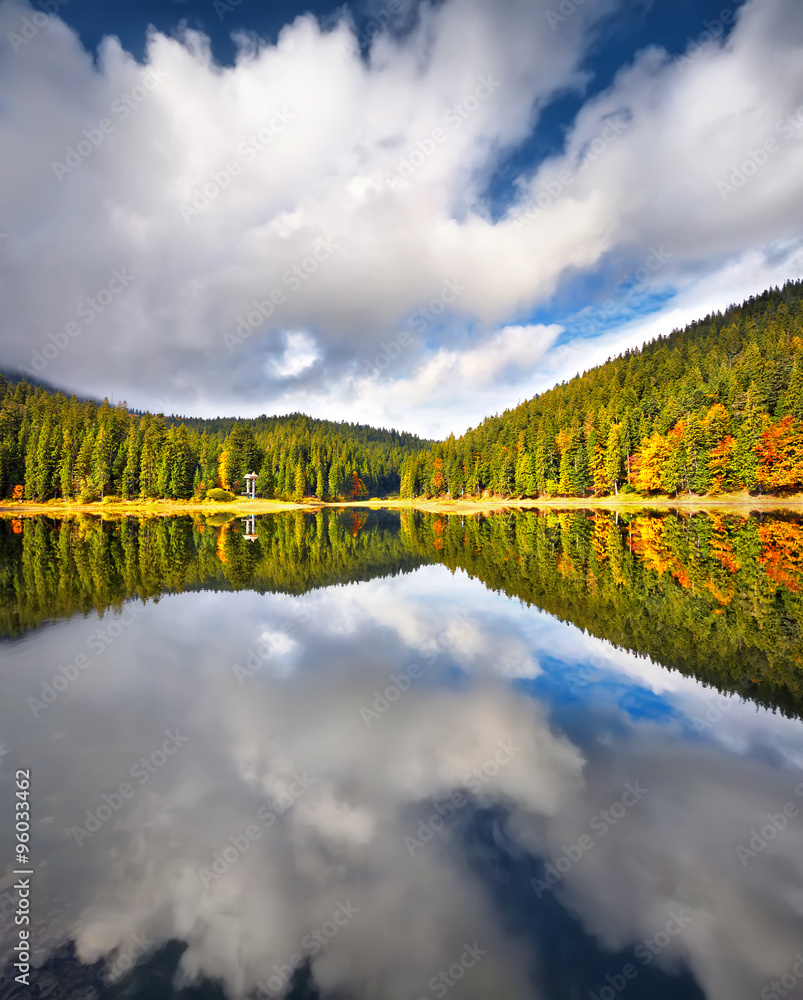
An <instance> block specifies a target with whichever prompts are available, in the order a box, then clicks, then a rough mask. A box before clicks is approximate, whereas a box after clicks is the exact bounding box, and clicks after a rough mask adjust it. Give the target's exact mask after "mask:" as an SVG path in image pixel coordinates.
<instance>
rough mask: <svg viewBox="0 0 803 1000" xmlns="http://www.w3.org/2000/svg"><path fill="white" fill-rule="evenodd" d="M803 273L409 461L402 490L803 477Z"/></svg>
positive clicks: (726, 487) (689, 484)
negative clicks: (782, 284) (802, 278)
mask: <svg viewBox="0 0 803 1000" xmlns="http://www.w3.org/2000/svg"><path fill="white" fill-rule="evenodd" d="M802 421H803V281H798V282H789V283H787V284H786V285H785V286H784V288H783V289H777V288H776V289H771V290H769V291H767V292H764V294H762V295H759V296H758V297H753V298H750V299H749V300H747V301H746V302H744V303H743V304H742V305H740V306H731V307H730V308H728V309H727V310H726V311H725V312H724V313H715V314H714V315H710V316H707V317H706V318H705V319H704V320H701V321H699V322H697V323H693V324H691V325H690V326H687V327H686V328H685V329H684V330H675V331H673V332H672V333H671V334H669V335H668V336H665V337H660V338H659V339H657V340H655V341H653V342H652V343H650V344H645V345H644V346H643V347H642V348H641V350H638V349H635V350H632V351H627V352H626V353H625V354H623V355H620V356H619V357H617V358H614V359H610V360H609V361H607V362H606V363H605V364H603V365H600V366H599V367H597V368H593V369H591V370H590V371H587V372H585V373H583V375H578V376H576V377H575V378H573V379H571V380H570V381H569V382H564V383H562V384H561V385H558V386H556V387H555V388H554V389H551V390H549V392H545V393H543V394H542V395H540V396H537V397H535V398H534V399H531V400H529V401H527V402H525V403H522V404H520V405H519V406H517V407H516V408H515V409H512V410H507V411H506V412H505V413H503V414H502V415H501V416H495V417H489V418H488V419H486V420H484V421H483V422H482V423H481V424H480V425H479V426H478V427H476V428H472V429H470V430H469V431H467V432H466V433H465V434H464V435H463V436H462V437H460V438H457V439H455V438H454V437H450V438H449V439H448V440H447V441H445V442H442V443H439V444H437V445H435V446H434V447H433V448H432V450H431V451H430V453H429V454H428V455H411V456H408V458H407V459H406V461H405V463H404V466H403V468H402V496H408V497H409V496H418V495H421V494H426V495H428V496H439V495H447V494H448V495H451V496H460V495H461V494H462V493H463V492H465V493H469V494H478V493H482V492H484V491H490V492H492V493H494V494H498V495H500V496H587V495H589V494H596V495H600V494H611V493H619V492H621V491H625V492H638V493H647V494H648V493H669V494H679V493H682V492H693V493H696V494H704V493H718V492H723V491H725V492H727V491H730V490H741V489H747V490H751V491H761V492H771V491H779V490H780V491H782V490H788V489H800V488H803V422H802Z"/></svg>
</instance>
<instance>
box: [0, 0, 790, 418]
mask: <svg viewBox="0 0 803 1000" xmlns="http://www.w3.org/2000/svg"><path fill="white" fill-rule="evenodd" d="M802 57H803V11H802V10H801V8H800V5H799V3H797V2H796V0H746V2H743V3H742V2H735V3H734V2H728V0H702V2H692V0H678V2H669V0H652V2H651V0H584V2H582V3H578V2H577V0H562V2H558V3H554V2H552V0H501V2H498V3H494V4H491V3H490V2H488V0H441V2H439V3H437V4H420V3H411V2H410V0H372V2H370V3H362V4H359V5H356V6H352V5H340V6H336V7H335V6H331V5H328V4H313V5H305V4H298V3H284V2H281V3H274V4H263V3H258V2H257V0H241V2H240V3H239V4H237V3H231V2H230V0H209V2H200V0H187V2H176V0H173V2H159V3H157V2H148V3H132V4H125V5H109V4H102V3H100V2H97V0H68V2H66V3H59V2H58V0H49V2H45V0H41V2H40V3H39V4H38V5H37V4H34V5H33V6H31V5H29V4H28V3H27V2H23V0H0V142H2V144H3V148H4V150H7V151H8V152H7V154H6V155H5V156H4V164H3V166H2V168H0V234H2V236H1V237H0V292H2V295H3V301H4V306H5V308H4V314H3V317H2V319H0V324H2V337H3V343H4V345H5V346H4V351H3V357H2V359H0V360H1V361H2V364H3V365H4V366H6V367H18V368H23V369H27V370H28V371H30V372H32V373H34V374H36V375H37V376H39V377H41V378H43V379H46V380H47V381H49V382H52V383H55V384H58V385H63V386H64V387H66V388H68V389H72V390H76V391H79V392H82V393H91V394H95V395H98V396H103V395H110V394H114V396H115V398H116V399H120V398H126V399H127V400H128V401H129V403H130V404H131V405H134V406H137V407H143V408H144V407H151V408H156V409H163V410H165V411H167V412H170V411H173V412H186V413H194V414H201V415H215V414H218V413H240V414H242V415H252V414H257V413H260V412H268V413H281V412H288V411H290V410H303V411H305V412H308V413H311V414H313V415H315V416H326V417H334V418H336V419H352V420H359V421H366V422H372V423H377V424H382V425H394V426H397V427H404V428H406V429H410V430H414V431H418V432H419V433H422V434H426V435H428V436H442V435H446V434H448V433H449V432H451V431H454V432H457V433H459V432H461V431H462V430H464V429H465V428H466V427H467V426H469V425H474V424H476V423H478V422H479V420H481V419H482V417H483V416H485V415H487V414H488V413H492V412H497V411H499V410H501V409H505V408H507V407H509V406H512V405H515V404H516V402H518V401H519V400H522V399H525V398H528V397H529V396H531V395H532V394H533V393H535V392H540V391H543V390H544V389H546V388H549V386H550V385H552V384H554V382H556V381H560V380H562V379H564V378H568V377H571V376H572V375H574V374H575V372H577V371H582V370H584V369H586V368H588V367H590V366H592V365H593V364H596V363H599V362H600V361H603V360H604V359H605V358H606V357H608V356H609V355H611V354H615V353H618V352H619V351H621V350H625V349H627V348H628V347H632V346H636V345H640V344H641V343H642V342H643V341H644V340H646V339H650V338H652V337H654V336H657V335H659V334H661V333H666V332H669V331H670V330H671V329H673V328H674V327H676V326H679V325H683V324H685V323H686V322H689V321H691V320H693V319H695V318H697V317H699V316H703V315H705V314H706V313H707V312H709V311H710V310H712V309H721V308H724V307H725V306H727V305H728V304H729V303H731V302H734V301H739V300H741V299H742V298H745V297H747V296H749V295H751V294H753V293H755V292H759V291H761V290H763V289H764V288H765V287H767V286H769V285H774V284H778V283H782V282H783V281H785V280H787V279H789V278H798V277H800V276H801V274H803V240H801V223H802V222H803V209H802V208H801V206H802V205H803V199H801V197H800V194H801V187H800V179H799V178H800V177H801V176H803V173H801V167H803V143H801V142H800V139H801V138H803V68H802V67H803V58H802Z"/></svg>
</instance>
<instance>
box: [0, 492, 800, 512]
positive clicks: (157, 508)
mask: <svg viewBox="0 0 803 1000" xmlns="http://www.w3.org/2000/svg"><path fill="white" fill-rule="evenodd" d="M323 507H331V508H335V509H336V508H339V507H367V508H369V509H374V510H380V509H399V510H410V509H413V510H423V511H429V512H430V513H434V514H482V513H490V512H493V511H499V510H529V509H539V508H543V509H550V508H551V509H553V510H555V509H557V510H572V509H588V508H596V509H600V510H619V511H636V510H670V509H677V510H684V511H689V512H691V511H698V510H699V511H722V512H728V511H729V512H732V513H744V514H749V513H750V512H751V511H762V510H767V511H769V510H791V511H803V494H800V493H797V494H794V495H791V496H787V497H768V496H751V495H750V494H749V493H726V494H719V495H716V496H680V497H668V496H658V497H640V496H634V495H633V494H632V493H631V494H623V495H621V496H618V497H616V496H609V497H553V498H550V499H542V500H513V499H502V498H495V497H489V498H480V497H473V498H470V499H463V500H443V499H440V500H428V499H427V498H426V497H418V498H416V499H413V500H378V499H375V500H362V501H350V502H346V503H323V502H321V501H319V500H316V499H315V498H314V497H308V498H306V499H305V500H304V501H302V502H300V503H292V502H286V501H282V500H245V499H240V498H237V499H236V500H233V501H231V502H230V503H218V502H216V501H212V500H202V501H197V500H118V501H112V502H107V501H96V502H94V503H79V502H78V501H75V502H71V501H64V500H50V501H47V502H45V503H34V502H31V501H22V502H19V501H17V502H15V501H11V500H6V501H0V516H3V515H5V516H13V517H19V516H25V515H29V516H30V515H35V514H50V515H52V516H54V517H60V516H64V515H67V514H99V515H101V516H104V517H106V516H107V517H113V518H118V517H122V516H131V515H136V516H140V517H167V516H171V515H175V514H203V515H206V516H214V515H219V514H230V515H231V516H232V517H247V516H248V515H249V514H273V513H276V512H278V511H286V510H319V509H321V508H323Z"/></svg>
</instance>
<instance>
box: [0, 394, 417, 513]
mask: <svg viewBox="0 0 803 1000" xmlns="http://www.w3.org/2000/svg"><path fill="white" fill-rule="evenodd" d="M429 447H430V442H425V441H422V440H421V439H420V438H417V437H415V436H414V435H412V434H400V433H398V432H397V431H392V430H391V431H388V430H384V429H378V428H372V427H366V426H365V425H363V424H346V423H333V422H330V421H325V420H313V419H312V418H310V417H305V416H303V415H302V414H297V413H296V414H291V415H289V416H286V417H258V418H256V419H253V420H236V419H234V418H231V419H217V420H198V419H188V420H179V419H177V418H175V417H170V418H165V417H164V416H162V415H161V414H157V415H153V414H150V413H144V414H138V413H131V412H129V411H128V409H127V408H126V406H125V404H124V403H121V404H119V405H118V406H114V407H113V406H110V405H109V403H108V402H107V401H104V402H103V403H102V404H100V405H98V404H97V403H95V402H93V401H91V400H84V401H81V400H78V399H76V398H75V397H72V398H70V399H68V398H67V397H66V396H64V395H62V394H61V393H53V392H48V391H47V390H46V389H44V388H41V387H35V386H32V385H30V384H28V383H26V382H18V383H17V384H16V385H11V384H9V383H8V382H7V381H6V379H5V378H3V377H2V376H0V498H12V499H18V500H22V499H24V500H38V501H42V500H49V499H65V500H70V499H77V500H81V501H84V502H87V501H92V500H100V499H103V498H104V497H108V496H110V495H111V496H118V497H122V498H124V499H138V498H167V499H190V498H193V497H196V498H201V497H203V496H204V495H205V493H206V492H207V491H208V490H209V489H213V488H216V487H223V488H224V489H229V490H231V491H232V492H234V493H241V492H243V486H244V478H243V477H244V475H245V473H246V472H249V471H251V470H253V471H255V472H258V473H259V479H258V481H257V495H258V496H263V497H278V498H281V499H287V500H301V499H302V498H303V497H307V496H312V495H314V496H317V497H318V498H319V499H321V500H323V499H332V500H347V499H353V498H357V499H359V498H362V497H369V496H375V495H381V496H387V495H388V494H389V493H397V494H398V492H399V486H400V481H399V470H400V467H401V464H402V461H403V459H404V457H405V456H406V455H408V454H411V453H414V452H416V451H418V450H423V449H428V448H429Z"/></svg>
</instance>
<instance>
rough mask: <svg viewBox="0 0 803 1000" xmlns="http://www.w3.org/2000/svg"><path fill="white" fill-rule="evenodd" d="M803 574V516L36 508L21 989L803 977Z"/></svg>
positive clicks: (417, 991) (405, 997)
mask: <svg viewBox="0 0 803 1000" xmlns="http://www.w3.org/2000/svg"><path fill="white" fill-rule="evenodd" d="M802 588H803V523H802V522H801V521H800V520H797V519H795V518H794V517H792V516H780V515H779V516H761V517H752V518H743V517H738V516H723V515H711V516H708V515H702V514H696V515H693V516H691V517H688V516H681V515H679V514H675V513H669V514H662V515H651V516H645V515H640V516H629V517H624V518H623V517H621V516H620V517H618V518H617V517H616V516H614V515H612V514H607V513H600V512H597V513H596V514H595V513H594V512H591V511H574V512H566V513H559V512H550V513H549V514H539V513H536V512H526V513H521V514H517V515H512V514H501V513H500V514H496V515H494V516H491V517H487V518H462V517H460V516H454V515H452V516H449V517H437V516H432V515H423V514H420V513H410V512H405V513H403V514H401V515H400V514H398V513H392V512H372V513H366V511H362V510H357V509H355V510H345V511H343V510H341V511H338V512H337V513H333V512H326V513H319V514H304V513H288V514H278V515H272V516H268V517H263V518H258V519H256V521H252V522H244V521H242V520H239V519H234V520H231V521H226V520H221V519H218V520H217V521H215V520H214V519H206V520H205V519H203V518H197V519H191V518H171V519H148V520H137V519H133V518H131V519H124V520H116V521H101V520H100V519H92V518H75V519H70V520H61V521H59V520H55V519H45V518H36V519H25V520H11V519H6V520H3V521H2V522H0V616H1V617H0V629H1V630H2V633H3V636H4V640H3V645H2V652H3V667H2V703H1V704H0V782H2V790H3V794H2V796H0V804H2V813H1V814H0V845H2V851H3V855H2V857H0V876H3V877H2V879H1V880H0V958H1V959H2V964H4V965H5V975H4V979H3V983H2V985H0V998H2V1000H8V998H11V997H17V996H19V997H29V996H32V997H42V998H43V997H46V996H51V997H53V998H54V1000H58V998H61V997H65V998H71V1000H95V998H98V997H101V996H103V997H106V996H108V997H119V998H126V1000H142V998H165V1000H167V998H170V997H178V996H181V997H184V998H186V1000H191V998H192V1000H200V998H202V997H203V998H214V997H224V996H225V997H229V998H232V1000H234V998H240V997H246V996H247V997H252V998H253V997H259V998H261V1000H268V998H284V997H290V998H296V1000H300V998H315V997H321V998H326V1000H330V998H332V1000H422V998H426V1000H431V998H441V997H447V996H448V997H449V998H450V1000H451V998H453V1000H460V998H470V1000H480V998H482V1000H486V998H487V1000H497V998H498V1000H525V998H533V1000H614V998H616V997H619V996H622V997H624V998H625V1000H637V998H659V1000H662V998H666V1000H669V998H672V1000H678V998H679V1000H686V998H689V1000H691V998H710V1000H742V998H744V1000H748V998H756V1000H774V998H776V997H787V996H789V997H801V996H803V726H801V721H800V719H801V711H802V710H803V633H802V631H801V630H802V628H803V625H802V619H803V616H802V615H801V611H803V592H802ZM20 769H24V770H25V771H30V796H31V798H30V803H31V829H32V837H31V845H30V847H31V865H32V868H33V870H34V874H33V876H32V877H31V885H32V893H31V897H30V914H31V924H30V929H31V941H32V957H31V963H32V966H33V967H34V968H33V971H32V973H31V977H30V978H31V983H32V987H31V988H28V987H26V986H23V985H20V984H16V983H15V982H14V974H15V973H14V970H13V967H12V963H13V961H14V960H15V959H14V957H13V956H14V952H13V950H12V949H13V947H14V945H15V944H17V943H18V930H19V928H18V927H17V926H15V908H16V906H17V892H16V891H15V889H14V884H15V876H14V875H13V874H12V870H13V868H14V864H13V851H14V795H15V788H16V786H15V775H16V773H17V771H18V770H20Z"/></svg>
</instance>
